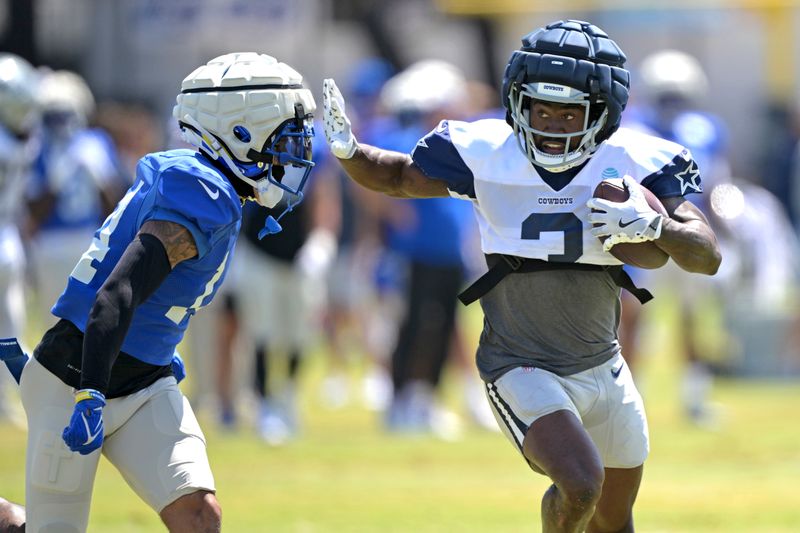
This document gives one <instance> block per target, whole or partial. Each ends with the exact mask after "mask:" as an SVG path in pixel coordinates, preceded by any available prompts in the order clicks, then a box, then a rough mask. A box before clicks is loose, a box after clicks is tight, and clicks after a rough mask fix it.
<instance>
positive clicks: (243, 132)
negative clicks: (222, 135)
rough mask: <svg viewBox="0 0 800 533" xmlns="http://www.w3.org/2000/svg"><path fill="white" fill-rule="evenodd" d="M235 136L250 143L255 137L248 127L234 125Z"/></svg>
mask: <svg viewBox="0 0 800 533" xmlns="http://www.w3.org/2000/svg"><path fill="white" fill-rule="evenodd" d="M233 136H234V137H236V138H237V139H239V140H240V141H242V142H243V143H249V142H250V141H251V140H252V139H253V137H252V136H251V135H250V132H249V131H247V128H245V127H244V126H234V128H233Z"/></svg>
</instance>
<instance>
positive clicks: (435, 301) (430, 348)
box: [372, 60, 496, 438]
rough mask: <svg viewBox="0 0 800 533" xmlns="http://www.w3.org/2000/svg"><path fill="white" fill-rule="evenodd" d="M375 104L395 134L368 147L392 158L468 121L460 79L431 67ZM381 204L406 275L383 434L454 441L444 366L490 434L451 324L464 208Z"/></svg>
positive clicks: (421, 67)
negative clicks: (444, 399) (445, 123)
mask: <svg viewBox="0 0 800 533" xmlns="http://www.w3.org/2000/svg"><path fill="white" fill-rule="evenodd" d="M381 104H382V108H383V109H384V110H385V111H386V112H387V113H389V114H390V116H392V117H393V118H394V119H395V121H396V127H395V128H393V129H390V130H388V131H384V132H383V134H382V135H380V136H377V137H375V138H374V139H373V140H372V142H373V143H374V144H375V146H378V147H381V148H385V149H388V150H395V151H400V152H409V151H410V150H411V149H412V148H413V147H414V145H415V144H416V142H417V141H418V140H419V139H420V138H421V137H423V136H424V135H425V133H426V132H428V131H430V130H431V129H433V128H434V127H436V125H437V124H438V123H439V122H440V121H441V120H442V119H444V118H445V117H457V118H458V117H460V118H469V117H470V116H472V115H475V114H476V113H475V112H473V111H472V107H471V106H472V102H471V101H470V100H469V92H468V84H467V79H466V77H465V76H464V74H463V72H461V70H460V69H458V68H457V67H456V66H455V65H452V64H450V63H447V62H444V61H439V60H423V61H419V62H416V63H414V64H412V65H410V66H409V67H408V68H406V69H405V70H403V71H402V72H400V73H399V74H397V75H395V76H394V77H392V78H391V79H390V80H389V81H388V82H387V83H386V85H385V86H384V87H383V89H382V91H381ZM481 111H482V110H481ZM383 203H384V204H386V206H387V209H386V210H385V213H387V214H389V213H393V215H392V216H386V217H385V218H384V227H385V239H386V247H387V248H388V251H389V253H391V254H394V256H395V257H399V258H400V259H401V260H402V261H403V264H404V267H405V272H406V273H407V274H406V276H405V277H404V279H403V280H401V283H402V287H403V289H402V295H403V302H404V308H403V310H402V314H401V319H400V327H399V331H398V334H397V339H396V342H395V345H394V349H393V351H392V355H391V373H392V384H393V396H392V402H391V404H390V405H389V409H388V412H387V413H386V417H385V422H386V427H387V428H388V429H389V430H390V431H396V432H433V433H437V434H439V435H440V436H443V437H447V438H452V437H456V436H457V435H458V432H459V426H460V423H459V421H458V418H457V416H456V414H455V413H452V412H450V411H448V410H447V409H444V408H443V407H442V406H441V384H442V378H443V372H444V370H445V366H446V364H447V363H448V362H449V363H451V364H453V365H454V367H455V369H456V371H457V372H458V373H459V375H458V379H459V381H461V380H463V382H462V383H459V386H461V387H463V388H464V396H465V399H467V401H466V402H465V406H466V407H467V409H468V411H469V414H471V415H472V416H473V418H474V419H475V420H476V421H477V422H478V423H479V424H481V425H483V426H484V427H496V424H495V423H494V419H493V417H492V416H491V411H490V410H489V405H488V403H487V402H486V400H485V398H484V395H483V391H482V389H481V387H480V385H479V381H478V379H477V376H476V375H475V372H474V368H473V366H472V364H471V356H472V353H471V346H469V345H468V343H467V341H466V340H465V338H464V334H463V332H462V331H461V326H460V324H459V323H458V320H457V307H456V305H457V303H458V298H457V297H458V293H459V292H460V291H461V289H462V288H463V284H464V276H465V271H466V262H467V259H466V257H465V250H466V249H467V248H468V244H469V243H470V241H472V240H473V239H475V238H476V236H477V233H476V231H477V228H476V227H475V225H474V222H473V218H472V209H471V206H470V205H469V204H467V203H464V202H451V201H449V200H448V199H446V198H429V199H424V200H421V199H416V200H410V201H408V202H398V201H397V200H392V199H388V198H384V199H383ZM482 408H483V409H482Z"/></svg>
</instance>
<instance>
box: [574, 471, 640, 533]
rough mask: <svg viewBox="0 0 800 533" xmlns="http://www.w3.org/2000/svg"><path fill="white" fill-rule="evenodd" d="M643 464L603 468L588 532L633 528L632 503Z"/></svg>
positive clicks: (634, 499)
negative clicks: (600, 488)
mask: <svg viewBox="0 0 800 533" xmlns="http://www.w3.org/2000/svg"><path fill="white" fill-rule="evenodd" d="M643 470H644V466H638V467H636V468H606V476H605V481H604V482H603V493H602V495H601V496H600V501H599V502H597V507H596V508H595V511H594V516H592V519H591V521H590V522H589V527H587V528H586V531H587V533H609V532H612V531H613V532H619V533H628V532H633V504H634V502H635V501H636V495H637V494H638V492H639V485H640V484H641V481H642V471H643Z"/></svg>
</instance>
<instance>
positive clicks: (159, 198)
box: [53, 150, 242, 366]
mask: <svg viewBox="0 0 800 533" xmlns="http://www.w3.org/2000/svg"><path fill="white" fill-rule="evenodd" d="M241 218H242V209H241V202H240V200H239V197H238V195H237V194H236V191H235V190H234V188H233V186H232V185H231V183H230V182H229V181H228V180H227V178H225V176H223V175H222V174H221V173H220V172H219V171H218V170H217V169H216V168H214V167H213V166H212V165H211V163H210V162H209V161H207V160H206V159H205V158H204V157H203V156H201V155H200V154H199V153H197V152H195V151H191V150H171V151H168V152H160V153H155V154H150V155H147V156H145V157H143V158H142V159H141V160H140V161H139V165H138V167H137V169H136V181H135V182H134V184H133V186H132V187H131V188H130V189H129V190H128V192H127V193H126V194H125V196H124V198H123V199H122V200H120V202H119V204H117V207H116V209H115V210H114V212H113V213H111V214H110V215H109V216H108V218H107V219H106V221H105V223H103V225H102V226H101V227H100V229H98V230H97V232H95V235H94V240H93V241H92V244H91V246H90V247H89V249H88V250H87V251H86V252H85V253H84V254H83V256H82V257H81V259H80V261H78V264H77V265H76V266H75V269H74V270H73V271H72V274H71V275H70V277H69V281H68V282H67V288H66V289H65V290H64V293H63V294H62V295H61V297H60V298H59V299H58V301H57V302H56V304H55V306H53V314H54V315H56V316H58V317H61V318H65V319H67V320H69V321H71V322H72V323H74V324H75V325H76V326H77V327H78V328H80V330H81V331H85V330H86V321H87V318H88V316H89V311H90V310H91V308H92V305H93V304H94V300H95V294H96V293H97V290H98V289H99V288H100V287H101V286H102V285H103V283H104V282H105V280H106V279H107V278H108V276H109V274H111V271H112V270H113V269H114V267H115V266H116V264H117V262H118V261H119V259H120V257H121V256H122V254H123V252H124V251H125V249H126V248H127V247H128V244H130V242H131V241H132V240H133V238H134V237H135V236H136V233H137V232H138V231H139V228H141V227H142V224H144V223H145V222H147V221H148V220H166V221H170V222H175V223H177V224H180V225H181V226H183V227H185V228H186V229H187V230H189V231H190V232H191V234H192V236H193V237H194V241H195V245H196V246H197V251H198V256H197V257H196V258H194V259H189V260H186V261H182V262H180V263H178V264H177V265H176V266H175V268H174V269H173V270H172V272H170V273H169V275H168V276H167V277H166V279H165V280H164V282H163V283H162V284H161V286H160V287H159V288H158V289H157V290H156V291H155V292H154V293H153V294H152V295H151V296H150V297H149V298H148V299H147V300H146V301H144V302H143V303H142V304H141V305H140V306H139V307H138V308H137V309H136V311H135V313H134V315H133V321H132V323H131V327H130V329H129V330H128V334H127V336H126V337H125V341H124V343H123V344H122V351H123V352H125V353H127V354H129V355H132V356H134V357H136V358H137V359H140V360H141V361H144V362H146V363H149V364H152V365H159V366H163V365H168V364H169V363H170V361H171V359H172V354H173V352H174V351H175V347H176V346H177V344H178V343H179V342H180V341H181V339H182V338H183V334H184V331H185V330H186V326H187V325H188V323H189V317H191V316H192V315H193V314H194V313H195V312H196V311H197V309H199V308H200V307H203V306H204V305H207V304H208V303H209V302H210V301H211V299H212V298H213V297H214V293H215V292H216V291H217V288H218V287H219V285H220V284H221V283H222V281H223V279H224V278H225V271H226V269H227V265H228V260H229V258H230V257H231V256H232V255H233V248H234V245H235V243H236V237H237V235H238V233H239V227H240V225H241Z"/></svg>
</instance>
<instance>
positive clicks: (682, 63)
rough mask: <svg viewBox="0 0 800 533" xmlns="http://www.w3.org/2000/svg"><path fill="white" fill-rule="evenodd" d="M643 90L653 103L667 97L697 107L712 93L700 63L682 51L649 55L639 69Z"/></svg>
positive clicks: (666, 51)
mask: <svg viewBox="0 0 800 533" xmlns="http://www.w3.org/2000/svg"><path fill="white" fill-rule="evenodd" d="M639 75H640V77H641V83H642V89H643V90H644V91H645V95H646V96H647V98H648V99H649V100H650V101H651V102H656V101H658V100H659V99H661V98H664V97H673V98H675V97H677V98H681V99H683V100H684V101H686V102H687V103H691V104H697V103H698V102H700V101H702V99H703V98H705V96H706V94H707V93H708V78H707V77H706V74H705V72H703V67H701V66H700V62H699V61H697V59H695V58H694V57H692V56H690V55H689V54H687V53H684V52H680V51H678V50H661V51H659V52H656V53H654V54H651V55H649V56H647V57H646V58H645V59H644V60H643V61H642V63H641V65H640V67H639Z"/></svg>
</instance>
